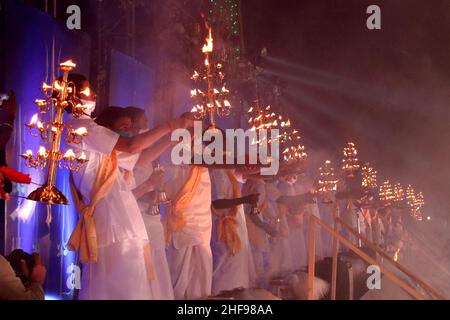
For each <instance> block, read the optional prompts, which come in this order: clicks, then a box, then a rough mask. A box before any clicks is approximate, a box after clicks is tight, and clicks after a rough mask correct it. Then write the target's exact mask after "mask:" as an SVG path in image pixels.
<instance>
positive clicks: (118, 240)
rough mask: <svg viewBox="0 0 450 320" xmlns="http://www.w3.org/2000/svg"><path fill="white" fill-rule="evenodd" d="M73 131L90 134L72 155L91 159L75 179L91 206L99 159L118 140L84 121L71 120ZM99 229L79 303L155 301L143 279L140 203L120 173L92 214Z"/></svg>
mask: <svg viewBox="0 0 450 320" xmlns="http://www.w3.org/2000/svg"><path fill="white" fill-rule="evenodd" d="M72 125H73V127H74V128H79V127H86V128H87V131H88V133H89V135H88V136H87V137H85V138H84V139H83V142H82V143H81V144H80V145H77V146H75V145H74V146H73V148H74V149H75V152H76V153H78V152H81V150H82V151H84V152H85V153H86V155H87V159H88V160H89V161H88V162H87V163H86V165H85V166H84V167H83V168H82V169H81V170H80V171H79V172H74V174H73V178H74V183H75V186H76V187H77V189H78V190H79V191H80V192H81V194H82V196H83V200H84V201H85V203H89V202H90V200H91V199H90V196H91V191H92V187H93V183H94V181H95V178H96V174H97V170H98V166H99V163H100V160H101V156H102V155H110V154H111V152H112V151H113V149H114V146H115V145H116V143H117V140H118V139H119V135H118V134H116V133H114V132H113V131H111V130H109V129H107V128H105V127H102V126H99V125H97V124H96V123H95V122H94V121H93V120H92V119H90V118H88V117H82V118H80V119H75V120H73V121H72ZM94 219H95V224H96V229H97V244H98V261H97V262H96V263H93V264H84V265H83V271H82V282H81V291H80V299H102V300H103V299H118V300H128V299H153V297H154V295H153V292H152V288H151V286H150V281H149V280H148V277H147V268H146V264H145V260H144V247H145V246H146V245H148V236H147V231H146V230H145V225H144V221H143V219H142V216H141V213H140V210H139V207H138V204H137V202H136V199H135V197H134V195H133V194H132V193H131V191H130V190H129V188H127V187H126V183H125V182H124V181H123V177H122V175H120V174H119V175H118V177H117V180H116V181H115V183H114V185H113V187H112V189H111V191H110V192H109V193H108V194H107V195H106V196H105V198H104V199H102V200H101V201H100V202H99V203H98V205H97V207H96V209H95V213H94Z"/></svg>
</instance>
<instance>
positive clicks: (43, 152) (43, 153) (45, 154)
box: [36, 146, 48, 158]
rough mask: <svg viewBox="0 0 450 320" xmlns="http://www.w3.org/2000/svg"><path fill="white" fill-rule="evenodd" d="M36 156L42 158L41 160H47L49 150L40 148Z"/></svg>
mask: <svg viewBox="0 0 450 320" xmlns="http://www.w3.org/2000/svg"><path fill="white" fill-rule="evenodd" d="M36 155H37V156H38V157H41V158H47V157H48V151H47V149H45V147H43V146H40V147H39V151H38V152H37V154H36Z"/></svg>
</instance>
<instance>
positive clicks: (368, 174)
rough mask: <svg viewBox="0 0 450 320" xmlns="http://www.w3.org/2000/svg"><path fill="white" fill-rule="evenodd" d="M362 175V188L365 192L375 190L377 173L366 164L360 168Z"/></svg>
mask: <svg viewBox="0 0 450 320" xmlns="http://www.w3.org/2000/svg"><path fill="white" fill-rule="evenodd" d="M361 175H362V182H361V183H362V187H363V188H364V189H365V190H370V189H375V188H377V187H378V185H377V171H376V170H375V169H374V168H373V167H372V166H371V165H370V164H369V163H366V164H365V165H364V166H363V167H362V168H361Z"/></svg>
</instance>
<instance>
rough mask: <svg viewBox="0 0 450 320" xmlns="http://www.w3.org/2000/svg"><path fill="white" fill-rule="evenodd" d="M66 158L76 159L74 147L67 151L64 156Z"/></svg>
mask: <svg viewBox="0 0 450 320" xmlns="http://www.w3.org/2000/svg"><path fill="white" fill-rule="evenodd" d="M63 158H64V160H73V159H75V153H74V152H73V150H72V149H69V150H67V151H66V153H65V154H64V156H63Z"/></svg>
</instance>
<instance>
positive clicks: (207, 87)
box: [190, 28, 231, 127]
mask: <svg viewBox="0 0 450 320" xmlns="http://www.w3.org/2000/svg"><path fill="white" fill-rule="evenodd" d="M213 49H214V44H213V37H212V30H211V28H210V29H209V33H208V37H207V38H206V43H205V44H204V46H203V48H202V52H203V54H204V55H205V60H204V63H203V66H202V68H201V69H199V70H201V71H200V72H197V71H194V74H193V75H192V76H191V80H193V82H194V84H195V88H194V89H191V92H190V93H191V98H192V99H193V100H194V106H193V107H192V109H191V112H192V113H194V116H195V117H196V118H197V119H201V120H203V119H205V118H206V116H207V115H208V114H209V116H210V122H211V126H213V127H214V126H215V119H214V117H215V114H218V115H219V116H227V115H229V114H230V112H231V104H230V102H229V100H228V95H229V93H230V91H229V90H228V89H227V88H226V86H225V75H224V74H223V65H222V64H221V63H214V62H212V52H213Z"/></svg>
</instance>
